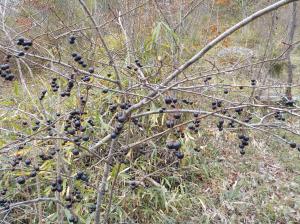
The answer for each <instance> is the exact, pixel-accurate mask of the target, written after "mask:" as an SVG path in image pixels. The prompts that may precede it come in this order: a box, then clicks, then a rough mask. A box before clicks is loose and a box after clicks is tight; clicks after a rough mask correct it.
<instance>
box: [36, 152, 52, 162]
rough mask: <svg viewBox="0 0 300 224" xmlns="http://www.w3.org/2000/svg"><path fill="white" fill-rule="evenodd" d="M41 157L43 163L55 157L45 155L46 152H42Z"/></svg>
mask: <svg viewBox="0 0 300 224" xmlns="http://www.w3.org/2000/svg"><path fill="white" fill-rule="evenodd" d="M39 157H40V159H41V160H42V161H47V160H51V159H53V155H51V154H48V155H47V154H45V153H44V152H41V153H40V154H39Z"/></svg>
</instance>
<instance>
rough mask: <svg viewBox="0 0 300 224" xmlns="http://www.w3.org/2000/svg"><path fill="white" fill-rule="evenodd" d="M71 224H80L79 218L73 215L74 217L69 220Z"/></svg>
mask: <svg viewBox="0 0 300 224" xmlns="http://www.w3.org/2000/svg"><path fill="white" fill-rule="evenodd" d="M69 222H71V223H78V218H77V216H74V215H72V216H71V217H70V218H69Z"/></svg>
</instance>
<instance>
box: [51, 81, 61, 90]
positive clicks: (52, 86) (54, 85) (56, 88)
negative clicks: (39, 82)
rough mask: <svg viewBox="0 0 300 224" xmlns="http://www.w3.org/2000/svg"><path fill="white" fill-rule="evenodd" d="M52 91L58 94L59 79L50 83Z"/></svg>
mask: <svg viewBox="0 0 300 224" xmlns="http://www.w3.org/2000/svg"><path fill="white" fill-rule="evenodd" d="M50 85H51V88H52V91H53V92H57V91H58V89H59V85H58V84H57V78H52V81H51V83H50Z"/></svg>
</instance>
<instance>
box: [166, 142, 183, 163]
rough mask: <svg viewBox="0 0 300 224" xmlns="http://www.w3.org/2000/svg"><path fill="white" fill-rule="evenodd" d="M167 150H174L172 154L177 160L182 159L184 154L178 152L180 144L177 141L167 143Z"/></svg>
mask: <svg viewBox="0 0 300 224" xmlns="http://www.w3.org/2000/svg"><path fill="white" fill-rule="evenodd" d="M166 146H167V148H168V149H170V150H174V154H175V156H176V157H177V158H178V159H183V157H184V154H183V153H182V152H180V151H179V149H180V148H181V142H180V141H179V140H175V141H169V142H167V144H166Z"/></svg>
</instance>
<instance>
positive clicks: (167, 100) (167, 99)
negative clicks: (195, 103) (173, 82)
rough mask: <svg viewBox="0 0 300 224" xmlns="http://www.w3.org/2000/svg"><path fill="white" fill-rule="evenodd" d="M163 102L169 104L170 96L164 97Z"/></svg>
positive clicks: (170, 101)
mask: <svg viewBox="0 0 300 224" xmlns="http://www.w3.org/2000/svg"><path fill="white" fill-rule="evenodd" d="M165 103H166V104H171V103H172V98H171V97H169V96H167V97H166V98H165Z"/></svg>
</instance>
